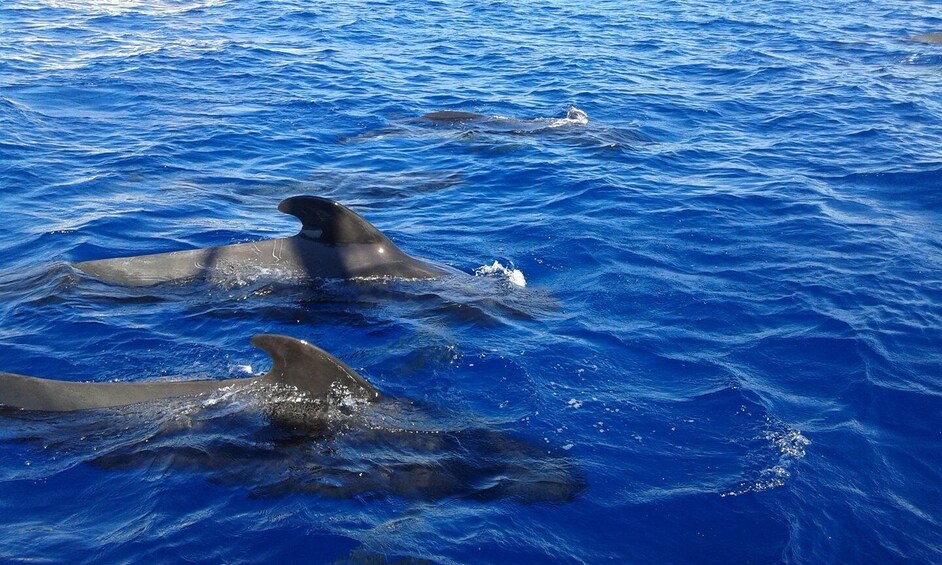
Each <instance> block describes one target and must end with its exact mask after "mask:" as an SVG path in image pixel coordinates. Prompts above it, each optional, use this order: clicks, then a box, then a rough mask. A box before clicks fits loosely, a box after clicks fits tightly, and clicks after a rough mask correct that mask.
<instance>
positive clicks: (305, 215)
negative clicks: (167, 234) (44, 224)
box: [74, 196, 446, 286]
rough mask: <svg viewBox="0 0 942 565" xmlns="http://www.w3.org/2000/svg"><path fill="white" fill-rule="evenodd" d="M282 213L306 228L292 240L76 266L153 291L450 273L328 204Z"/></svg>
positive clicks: (298, 205) (295, 202)
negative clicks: (221, 281)
mask: <svg viewBox="0 0 942 565" xmlns="http://www.w3.org/2000/svg"><path fill="white" fill-rule="evenodd" d="M278 209H279V210H280V211H282V212H285V213H287V214H291V215H294V216H296V217H298V219H300V220H301V222H302V224H303V227H302V230H301V232H300V233H299V234H297V235H295V236H293V237H286V238H280V239H270V240H263V241H256V242H249V243H239V244H234V245H225V246H220V247H210V248H206V249H192V250H187V251H174V252H169V253H156V254H152V255H140V256H134V257H118V258H114V259H100V260H94V261H83V262H79V263H75V264H74V266H75V267H76V268H77V269H79V270H81V271H83V272H85V273H87V274H89V275H91V276H93V277H95V278H98V279H101V280H103V281H106V282H110V283H113V284H119V285H125V286H148V285H154V284H160V283H167V282H186V281H191V280H198V279H206V278H212V277H214V276H218V275H219V274H222V275H224V276H225V275H234V276H252V275H255V274H260V273H265V272H269V273H276V274H277V275H279V276H282V277H285V278H292V279H317V278H382V277H391V278H404V279H431V278H438V277H441V276H443V275H445V274H446V271H445V270H444V269H442V268H440V267H437V266H435V265H432V264H431V263H428V262H425V261H422V260H419V259H415V258H413V257H410V256H408V255H406V254H405V253H403V252H402V251H401V250H400V249H399V248H398V247H396V245H395V244H394V243H393V242H392V241H390V240H389V238H387V237H386V236H385V235H383V234H382V233H381V232H380V231H379V230H377V229H376V228H375V227H374V226H373V225H372V224H370V223H369V222H367V221H366V220H364V219H363V218H362V217H361V216H359V215H358V214H356V213H355V212H353V211H352V210H350V209H349V208H346V207H345V206H342V205H340V204H339V203H337V202H333V201H331V200H328V199H326V198H320V197H316V196H296V197H293V198H288V199H286V200H284V201H282V202H281V204H279V206H278Z"/></svg>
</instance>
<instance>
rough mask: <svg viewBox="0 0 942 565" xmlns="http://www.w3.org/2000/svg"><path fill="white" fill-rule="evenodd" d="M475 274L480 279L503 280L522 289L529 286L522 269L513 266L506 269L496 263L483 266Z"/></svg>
mask: <svg viewBox="0 0 942 565" xmlns="http://www.w3.org/2000/svg"><path fill="white" fill-rule="evenodd" d="M474 274H475V276H478V277H495V278H503V279H504V280H506V281H507V282H508V283H510V284H512V285H514V286H519V287H521V288H522V287H525V286H527V279H526V278H524V276H523V272H522V271H520V269H514V268H513V266H510V267H505V266H503V265H502V264H501V263H500V262H499V261H494V262H493V263H491V264H490V265H481V266H480V267H478V268H477V269H475V270H474Z"/></svg>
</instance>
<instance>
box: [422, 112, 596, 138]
mask: <svg viewBox="0 0 942 565" xmlns="http://www.w3.org/2000/svg"><path fill="white" fill-rule="evenodd" d="M422 119H423V120H427V121H430V122H433V123H446V124H447V123H461V124H469V123H473V124H475V125H476V126H480V127H482V128H483V129H484V130H486V131H494V132H499V131H506V132H513V133H536V132H540V131H543V130H547V129H554V128H558V127H563V126H576V125H580V126H581V125H585V124H587V123H589V116H588V115H587V114H586V113H585V112H583V111H582V110H580V109H579V108H569V109H568V110H566V117H564V118H535V119H531V120H523V119H517V118H508V117H505V116H490V115H487V114H477V113H474V112H460V111H456V110H442V111H438V112H430V113H428V114H425V115H424V116H422Z"/></svg>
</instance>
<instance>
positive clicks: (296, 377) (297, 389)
mask: <svg viewBox="0 0 942 565" xmlns="http://www.w3.org/2000/svg"><path fill="white" fill-rule="evenodd" d="M252 343H253V344H254V345H255V346H257V347H259V348H260V349H263V350H264V351H265V352H266V353H268V354H269V355H270V356H271V358H272V361H273V363H272V367H271V370H269V371H268V373H266V374H265V375H263V376H261V377H251V378H234V379H218V380H199V381H169V382H163V381H160V382H134V383H79V382H71V381H61V380H51V379H41V378H35V377H27V376H23V375H15V374H10V373H0V405H3V406H4V409H3V410H0V414H2V415H4V416H6V417H8V418H10V420H8V421H7V422H6V423H5V424H4V427H3V430H4V434H5V435H6V436H7V437H10V434H14V435H15V432H14V431H13V430H14V429H15V428H16V424H17V421H24V422H25V425H24V426H23V428H24V437H22V438H20V440H21V441H35V442H40V443H41V444H42V445H43V449H44V450H47V449H53V450H59V449H62V450H65V451H66V452H71V453H72V454H73V455H70V457H73V458H74V457H76V455H74V454H75V451H76V450H75V446H76V445H79V446H80V447H81V452H84V453H87V456H86V457H85V459H86V460H87V462H89V463H91V464H92V465H95V466H97V467H100V468H105V469H115V468H131V467H133V468H140V467H146V468H150V469H173V468H179V469H184V470H186V471H188V472H192V471H198V472H201V473H205V474H206V475H207V478H208V479H209V480H211V481H213V482H216V483H220V484H233V485H240V486H244V485H247V486H248V487H249V493H250V494H251V495H252V496H256V497H258V496H262V497H272V496H283V495H290V494H298V493H300V494H304V493H307V494H314V495H318V496H323V497H331V498H335V497H353V496H356V497H363V496H366V497H385V496H396V497H400V498H408V499H420V500H441V499H443V498H454V497H458V498H467V499H472V500H481V501H486V500H493V499H496V498H510V499H513V500H516V501H519V502H552V503H561V502H568V501H571V500H573V499H574V498H575V497H576V496H577V495H578V493H579V492H581V490H582V489H583V488H584V487H585V480H584V479H583V478H582V476H581V474H580V473H579V472H578V470H577V469H576V468H575V466H574V465H573V463H572V462H571V461H570V459H569V458H567V457H565V456H564V455H563V454H562V453H559V452H556V451H554V450H552V449H550V448H548V447H547V446H543V445H539V444H535V443H531V442H527V441H524V440H522V439H518V438H516V437H514V436H513V435H511V434H509V433H505V432H502V431H498V430H495V429H490V428H488V427H480V426H476V425H472V426H470V427H469V426H468V424H467V423H468V422H469V421H471V422H473V421H475V419H474V418H469V416H468V415H461V414H458V415H457V416H454V415H453V416H450V417H443V416H441V415H438V414H437V412H436V410H435V409H434V408H432V407H427V406H423V405H421V404H420V403H416V402H410V401H407V400H397V399H394V398H391V397H388V396H385V395H383V394H381V393H380V392H379V391H378V390H377V389H376V388H375V387H373V386H372V385H371V384H370V383H369V382H367V381H366V380H365V379H364V378H363V377H361V376H360V375H359V374H357V373H356V372H355V371H354V370H353V369H351V368H350V367H349V366H347V365H346V364H344V363H343V362H342V361H340V360H339V359H337V358H336V357H334V356H333V355H331V354H329V353H327V352H325V351H324V350H322V349H320V348H318V347H316V346H314V345H312V344H310V343H307V342H305V341H302V340H298V339H294V338H291V337H287V336H280V335H272V334H263V335H258V336H255V337H254V338H252ZM240 394H244V395H245V396H244V397H240ZM185 397H190V399H186V398H185ZM171 398H177V399H178V400H177V401H175V402H170V401H169V400H167V399H171ZM227 398H228V399H235V401H229V402H225V401H224V400H225V399H227ZM240 398H252V399H255V400H256V402H249V403H247V404H246V403H244V402H242V401H241V400H239V399H240ZM194 400H196V401H198V406H199V410H192V406H193V402H194ZM168 407H170V408H171V410H170V411H169V413H168V410H167V408H168ZM174 407H175V408H174ZM253 407H257V408H259V409H260V410H257V411H255V410H253ZM50 413H51V414H53V415H55V417H51V416H50ZM256 414H258V415H260V416H261V417H260V418H258V417H256ZM181 422H182V424H183V425H181ZM155 424H156V425H155ZM456 424H457V427H454V426H455V425H456ZM155 430H156V431H155ZM78 436H81V437H82V441H81V442H77V441H76V438H77V437H78Z"/></svg>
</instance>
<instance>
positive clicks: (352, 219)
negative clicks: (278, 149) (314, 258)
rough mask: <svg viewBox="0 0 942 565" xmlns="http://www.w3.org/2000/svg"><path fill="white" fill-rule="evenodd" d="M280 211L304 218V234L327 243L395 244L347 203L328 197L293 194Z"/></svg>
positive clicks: (302, 221)
mask: <svg viewBox="0 0 942 565" xmlns="http://www.w3.org/2000/svg"><path fill="white" fill-rule="evenodd" d="M278 210H279V211H280V212H284V213H285V214H291V215H292V216H295V217H296V218H298V219H299V220H301V225H302V227H301V233H300V234H299V235H300V236H302V237H304V238H306V239H310V240H313V241H317V242H318V243H322V244H324V245H332V246H340V245H349V244H354V243H363V244H371V243H382V244H384V245H390V246H393V244H392V242H390V241H389V239H388V238H387V237H386V236H385V235H383V234H382V233H381V232H380V231H379V230H378V229H376V228H375V227H374V226H373V224H371V223H369V222H367V221H366V220H364V219H363V218H362V217H361V216H360V215H359V214H357V213H356V212H354V211H353V210H351V209H349V208H347V207H346V206H344V205H342V204H340V203H338V202H334V201H333V200H329V199H327V198H321V197H320V196H309V195H304V196H292V197H291V198H286V199H285V200H282V201H281V203H279V204H278ZM393 247H395V246H393Z"/></svg>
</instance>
